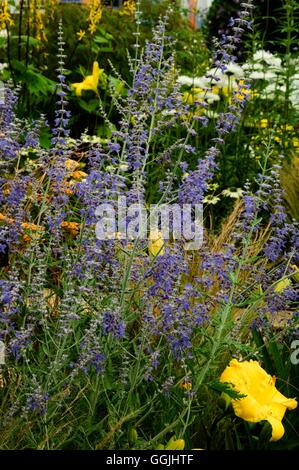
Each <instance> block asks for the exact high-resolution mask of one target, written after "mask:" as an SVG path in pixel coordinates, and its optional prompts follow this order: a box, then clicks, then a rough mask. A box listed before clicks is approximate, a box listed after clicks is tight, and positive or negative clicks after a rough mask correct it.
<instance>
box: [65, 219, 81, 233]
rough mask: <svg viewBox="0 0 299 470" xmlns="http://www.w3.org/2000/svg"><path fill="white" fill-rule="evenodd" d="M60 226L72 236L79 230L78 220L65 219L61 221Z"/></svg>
mask: <svg viewBox="0 0 299 470" xmlns="http://www.w3.org/2000/svg"><path fill="white" fill-rule="evenodd" d="M61 227H62V228H63V229H64V230H66V231H67V232H69V233H70V234H71V235H73V236H74V237H75V236H76V235H78V233H79V232H80V224H79V223H78V222H68V221H66V220H65V221H64V222H62V223H61Z"/></svg>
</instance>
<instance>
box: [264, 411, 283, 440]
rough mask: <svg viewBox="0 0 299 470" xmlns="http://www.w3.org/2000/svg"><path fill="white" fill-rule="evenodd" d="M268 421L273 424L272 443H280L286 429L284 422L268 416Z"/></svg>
mask: <svg viewBox="0 0 299 470" xmlns="http://www.w3.org/2000/svg"><path fill="white" fill-rule="evenodd" d="M267 421H268V422H269V423H270V424H271V427H272V437H271V439H270V441H272V442H274V441H278V440H279V439H281V438H282V436H283V435H284V427H283V425H282V422H281V421H279V419H276V418H274V417H272V416H268V418H267Z"/></svg>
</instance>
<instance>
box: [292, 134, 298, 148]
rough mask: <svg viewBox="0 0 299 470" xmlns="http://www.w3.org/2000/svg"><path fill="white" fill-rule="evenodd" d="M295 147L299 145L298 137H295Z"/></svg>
mask: <svg viewBox="0 0 299 470" xmlns="http://www.w3.org/2000/svg"><path fill="white" fill-rule="evenodd" d="M293 147H295V148H298V147H299V139H297V137H294V138H293Z"/></svg>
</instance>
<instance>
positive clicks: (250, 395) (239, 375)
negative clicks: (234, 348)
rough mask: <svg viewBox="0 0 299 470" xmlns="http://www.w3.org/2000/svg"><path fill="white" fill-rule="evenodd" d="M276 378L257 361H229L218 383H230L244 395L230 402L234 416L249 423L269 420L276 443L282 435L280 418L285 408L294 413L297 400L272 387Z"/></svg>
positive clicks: (282, 429) (272, 438) (272, 439)
mask: <svg viewBox="0 0 299 470" xmlns="http://www.w3.org/2000/svg"><path fill="white" fill-rule="evenodd" d="M275 380H276V379H275V377H271V375H269V374H267V372H266V371H265V370H264V369H263V368H262V367H261V366H260V365H259V363H258V362H257V361H252V360H250V361H244V362H239V361H237V360H236V359H232V360H231V361H230V363H229V365H228V367H227V368H226V369H225V370H224V372H223V373H222V374H221V377H220V381H221V382H225V383H230V384H232V385H233V387H234V389H235V390H236V391H237V392H239V393H241V394H243V395H246V397H244V398H240V399H238V400H236V399H232V406H233V409H234V412H235V414H236V415H237V416H238V417H239V418H242V419H244V420H245V421H249V422H251V423H258V422H259V421H268V422H269V423H270V425H271V427H272V437H271V441H278V440H279V439H281V438H282V436H283V435H284V427H283V425H282V422H281V421H282V419H283V417H284V414H285V412H286V410H287V409H289V410H294V409H295V408H296V407H297V401H296V400H294V399H292V398H287V397H285V396H284V395H282V394H281V393H280V392H279V391H278V390H277V389H276V387H275Z"/></svg>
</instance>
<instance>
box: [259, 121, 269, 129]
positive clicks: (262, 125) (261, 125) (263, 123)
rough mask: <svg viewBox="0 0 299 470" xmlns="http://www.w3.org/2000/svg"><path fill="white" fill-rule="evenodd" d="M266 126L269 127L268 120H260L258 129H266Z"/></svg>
mask: <svg viewBox="0 0 299 470" xmlns="http://www.w3.org/2000/svg"><path fill="white" fill-rule="evenodd" d="M268 125H269V122H268V119H261V120H260V124H259V127H262V128H266V127H268Z"/></svg>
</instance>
